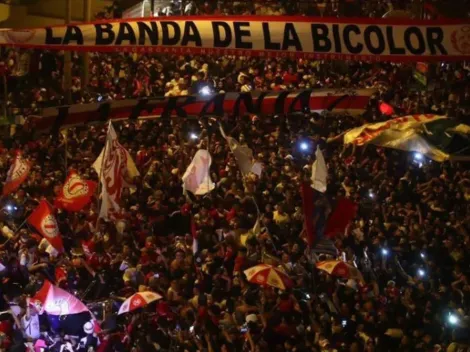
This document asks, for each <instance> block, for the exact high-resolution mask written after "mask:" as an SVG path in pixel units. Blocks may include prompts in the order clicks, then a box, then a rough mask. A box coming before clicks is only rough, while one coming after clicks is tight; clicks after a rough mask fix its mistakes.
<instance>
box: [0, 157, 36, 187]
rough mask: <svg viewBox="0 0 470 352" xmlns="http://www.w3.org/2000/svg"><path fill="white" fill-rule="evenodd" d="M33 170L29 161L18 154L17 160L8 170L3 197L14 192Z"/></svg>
mask: <svg viewBox="0 0 470 352" xmlns="http://www.w3.org/2000/svg"><path fill="white" fill-rule="evenodd" d="M30 169H31V164H30V163H29V161H27V160H25V159H23V157H22V155H21V152H20V151H17V152H16V157H15V160H14V161H13V164H12V165H11V167H10V170H8V173H7V180H6V182H5V185H4V186H3V192H2V193H3V195H4V196H7V195H9V194H10V193H12V192H14V191H15V190H16V189H17V188H18V187H20V185H21V184H22V183H23V182H24V181H25V180H26V178H27V177H28V174H29V170H30Z"/></svg>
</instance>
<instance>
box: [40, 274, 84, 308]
mask: <svg viewBox="0 0 470 352" xmlns="http://www.w3.org/2000/svg"><path fill="white" fill-rule="evenodd" d="M31 303H32V304H33V305H34V306H35V307H36V309H37V310H38V312H39V313H43V312H45V313H47V314H51V315H59V316H62V315H69V314H78V313H84V312H89V309H88V307H87V306H86V305H85V304H83V303H82V302H81V301H80V300H79V299H78V298H77V297H75V296H74V295H72V294H71V293H69V292H67V291H65V290H63V289H61V288H59V287H57V286H54V285H52V284H51V283H50V282H49V281H47V280H46V281H44V284H43V285H42V287H41V288H40V289H39V291H38V292H37V293H36V294H35V295H34V297H32V298H31Z"/></svg>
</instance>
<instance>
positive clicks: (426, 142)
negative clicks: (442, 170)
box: [343, 114, 469, 162]
mask: <svg viewBox="0 0 470 352" xmlns="http://www.w3.org/2000/svg"><path fill="white" fill-rule="evenodd" d="M455 125H456V122H455V120H453V119H450V118H448V117H447V116H440V115H432V114H428V115H408V116H402V117H397V118H395V119H391V120H388V121H384V122H377V123H368V124H365V125H363V126H360V127H356V128H353V129H351V130H349V131H348V132H346V133H345V134H344V136H343V138H344V144H355V145H360V146H362V145H364V144H367V143H370V144H374V145H376V146H378V147H385V148H393V149H398V150H404V151H409V152H417V153H420V154H423V155H425V156H426V157H428V158H430V159H432V160H434V161H437V162H443V161H446V160H454V161H459V160H461V161H468V160H469V158H468V155H463V154H462V149H467V148H466V147H467V146H468V143H466V144H465V145H464V147H465V148H463V147H462V148H459V149H457V150H453V148H452V144H453V143H452V142H453V137H454V136H453V134H452V133H449V132H452V128H453V127H455Z"/></svg>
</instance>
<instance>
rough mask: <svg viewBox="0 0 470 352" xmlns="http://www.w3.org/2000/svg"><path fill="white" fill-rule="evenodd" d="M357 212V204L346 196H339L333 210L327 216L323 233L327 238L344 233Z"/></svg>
mask: <svg viewBox="0 0 470 352" xmlns="http://www.w3.org/2000/svg"><path fill="white" fill-rule="evenodd" d="M356 214H357V204H356V203H354V202H353V201H351V200H349V199H347V198H340V199H339V200H338V204H337V205H336V208H335V210H334V211H333V213H332V214H331V215H330V217H329V218H328V221H327V223H326V228H325V235H326V236H327V237H329V238H332V237H334V236H336V235H337V234H338V233H344V231H345V230H346V227H347V226H348V225H349V223H350V222H351V221H352V220H353V219H354V217H355V216H356Z"/></svg>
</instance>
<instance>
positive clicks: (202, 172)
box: [183, 149, 215, 195]
mask: <svg viewBox="0 0 470 352" xmlns="http://www.w3.org/2000/svg"><path fill="white" fill-rule="evenodd" d="M211 164H212V158H211V155H210V154H209V152H208V151H207V150H204V149H199V150H198V151H197V153H196V155H194V158H193V161H191V164H189V166H188V168H187V169H186V172H185V173H184V175H183V189H184V190H186V191H190V192H191V193H192V194H194V195H204V194H206V193H209V192H210V191H212V190H213V189H214V188H215V184H214V182H212V180H211V175H210V167H211Z"/></svg>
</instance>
